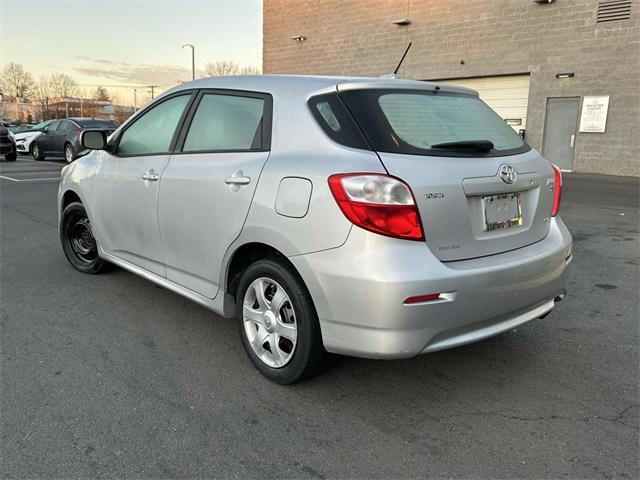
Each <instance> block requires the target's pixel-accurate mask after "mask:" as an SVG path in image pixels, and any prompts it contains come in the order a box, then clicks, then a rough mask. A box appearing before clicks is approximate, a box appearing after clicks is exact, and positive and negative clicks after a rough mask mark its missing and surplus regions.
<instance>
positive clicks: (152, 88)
mask: <svg viewBox="0 0 640 480" xmlns="http://www.w3.org/2000/svg"><path fill="white" fill-rule="evenodd" d="M158 86H159V85H149V86H148V87H147V88H150V89H151V100H153V90H154V89H155V88H158Z"/></svg>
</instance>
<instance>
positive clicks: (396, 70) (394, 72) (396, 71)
mask: <svg viewBox="0 0 640 480" xmlns="http://www.w3.org/2000/svg"><path fill="white" fill-rule="evenodd" d="M411 43H412V42H409V45H407V49H406V50H405V51H404V54H403V55H402V58H401V59H400V61H399V62H398V66H397V67H396V69H395V70H394V71H393V76H394V77H395V76H396V75H397V74H398V70H400V66H401V65H402V62H404V57H406V56H407V53H409V49H410V48H411Z"/></svg>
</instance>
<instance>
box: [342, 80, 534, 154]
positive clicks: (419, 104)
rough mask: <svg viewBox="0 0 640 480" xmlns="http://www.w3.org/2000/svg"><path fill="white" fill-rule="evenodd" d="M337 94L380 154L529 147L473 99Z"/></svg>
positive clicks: (412, 94)
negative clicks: (487, 146) (341, 97)
mask: <svg viewBox="0 0 640 480" xmlns="http://www.w3.org/2000/svg"><path fill="white" fill-rule="evenodd" d="M341 95H342V96H343V98H344V100H345V103H346V104H347V106H348V107H349V109H350V110H351V111H352V113H353V114H354V116H355V117H356V119H357V120H358V122H359V123H360V124H361V126H362V128H363V130H364V131H365V133H366V134H367V137H368V138H369V140H370V142H371V144H372V145H373V147H374V148H375V149H376V150H378V151H381V152H391V153H408V154H417V155H438V156H469V155H482V156H485V155H490V156H496V155H510V154H515V153H520V152H522V151H526V150H528V148H529V147H528V146H527V145H526V144H525V143H524V141H523V140H522V138H521V137H520V136H519V135H518V134H517V133H516V132H515V131H514V130H513V129H512V128H511V127H509V126H508V125H507V124H506V123H505V121H504V120H502V119H501V118H500V117H499V116H498V115H497V114H496V113H495V112H494V111H493V110H491V108H490V107H489V106H487V105H486V104H485V103H484V102H483V101H482V100H480V99H479V98H478V97H476V96H472V95H464V94H452V93H440V92H430V91H422V90H378V89H372V90H353V91H346V92H343V93H342V94H341ZM460 142H463V143H460ZM458 144H459V145H458ZM486 145H489V146H490V147H492V148H489V149H487V148H486Z"/></svg>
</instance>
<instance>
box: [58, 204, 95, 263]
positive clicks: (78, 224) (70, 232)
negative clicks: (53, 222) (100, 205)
mask: <svg viewBox="0 0 640 480" xmlns="http://www.w3.org/2000/svg"><path fill="white" fill-rule="evenodd" d="M60 241H61V242H62V250H63V251H64V254H65V256H66V257H67V260H69V263H70V264H71V265H72V266H73V267H74V268H75V269H76V270H78V271H80V272H82V273H100V272H102V271H104V269H105V268H106V265H107V264H106V262H105V261H104V260H102V259H101V258H100V257H99V256H98V242H97V241H96V239H95V237H94V236H93V231H92V230H91V222H90V221H89V217H88V216H87V212H86V210H85V208H84V206H83V205H82V204H81V203H79V202H75V203H72V204H70V205H68V206H67V207H66V208H65V209H64V212H63V213H62V223H61V225H60Z"/></svg>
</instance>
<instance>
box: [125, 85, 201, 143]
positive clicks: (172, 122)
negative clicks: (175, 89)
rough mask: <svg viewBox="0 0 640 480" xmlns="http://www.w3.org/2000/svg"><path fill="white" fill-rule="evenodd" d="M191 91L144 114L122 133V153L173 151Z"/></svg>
mask: <svg viewBox="0 0 640 480" xmlns="http://www.w3.org/2000/svg"><path fill="white" fill-rule="evenodd" d="M190 98H191V95H190V94H187V95H180V96H177V97H172V98H169V99H168V100H165V101H163V102H162V103H160V104H158V105H156V106H154V107H153V108H151V110H149V111H147V112H145V113H144V114H142V116H141V117H140V118H138V119H136V120H135V121H134V123H133V124H131V125H130V126H129V127H128V128H127V129H126V130H125V131H124V133H123V134H122V136H121V137H120V141H119V144H118V155H123V156H132V155H153V154H158V155H160V154H163V153H169V149H170V147H171V141H172V139H173V135H174V134H175V131H176V127H177V126H178V122H180V117H181V116H182V113H183V112H184V109H185V107H186V106H187V103H188V102H189V99H190Z"/></svg>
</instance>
